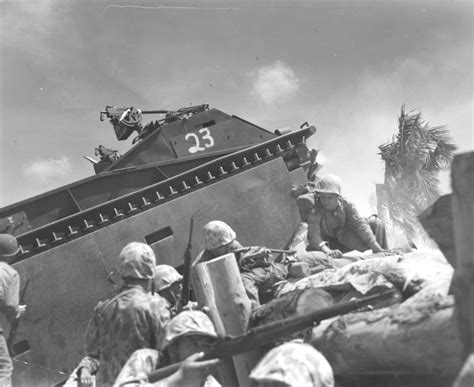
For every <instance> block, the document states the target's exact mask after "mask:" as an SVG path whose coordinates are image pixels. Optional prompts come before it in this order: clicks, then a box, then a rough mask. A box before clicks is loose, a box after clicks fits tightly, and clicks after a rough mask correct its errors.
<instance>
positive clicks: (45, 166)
mask: <svg viewBox="0 0 474 387" xmlns="http://www.w3.org/2000/svg"><path fill="white" fill-rule="evenodd" d="M0 9H1V19H0V21H1V35H0V47H1V57H0V64H1V78H0V80H1V84H0V86H1V98H0V114H1V116H0V117H1V120H0V124H1V126H0V139H1V149H0V150H1V154H0V166H1V172H0V173H1V176H0V177H1V178H0V206H3V205H7V204H10V203H13V202H15V201H18V200H21V199H24V198H27V197H29V196H32V195H36V194H40V193H42V192H44V191H46V190H49V189H52V188H55V187H58V186H61V185H64V184H67V183H70V182H73V181H75V180H77V179H80V178H83V177H87V176H89V175H91V174H92V173H93V172H92V165H91V164H90V163H88V162H87V161H86V160H84V159H83V158H82V155H92V156H93V151H94V147H96V146H97V145H99V144H104V145H106V146H108V147H111V148H115V149H119V150H120V151H124V150H125V149H127V148H128V147H129V146H130V142H128V141H127V142H121V143H118V142H117V141H116V139H115V136H114V133H113V129H112V127H111V126H110V125H109V124H108V123H107V122H100V121H99V111H100V110H101V109H103V108H104V107H105V106H106V105H116V106H135V107H138V108H142V109H165V108H166V109H178V108H180V107H184V106H189V104H202V103H208V104H210V106H211V107H216V108H218V109H221V110H223V111H225V112H227V113H230V114H236V115H238V116H241V117H243V118H245V119H246V120H248V121H251V122H254V123H256V124H258V125H260V126H263V127H264V128H266V129H269V130H274V129H277V128H284V127H288V126H291V127H292V128H297V127H298V126H299V125H300V124H301V123H303V122H305V121H308V122H309V123H310V124H312V125H315V126H316V127H317V128H318V132H317V133H316V135H314V136H313V137H312V138H311V141H310V145H312V146H314V147H316V148H318V149H321V150H322V152H321V156H322V160H323V162H324V164H325V166H324V169H323V170H322V171H321V172H322V173H324V172H325V173H335V174H338V175H340V176H341V177H342V179H343V182H344V186H343V190H344V193H345V194H346V195H347V196H348V197H350V198H352V199H353V200H354V201H356V203H357V204H358V205H359V206H360V209H361V210H362V212H363V213H367V212H368V211H369V206H368V197H369V196H370V194H371V193H372V192H373V191H374V183H376V182H382V178H383V164H382V162H381V160H380V158H379V156H378V155H377V151H378V149H377V146H378V145H379V144H381V143H383V142H386V141H387V140H389V139H390V137H391V136H392V134H393V133H395V132H396V130H397V117H398V114H399V112H400V107H401V105H402V104H406V107H407V109H408V110H411V109H421V111H422V112H423V116H424V118H425V119H426V120H428V121H430V123H431V124H433V125H447V126H448V128H449V129H450V130H451V133H452V136H453V138H454V140H455V142H456V143H457V145H458V146H459V149H460V150H461V151H466V150H472V149H473V148H474V146H473V134H472V121H473V111H474V109H473V51H472V50H473V34H472V32H473V31H472V26H473V5H472V2H470V1H442V2H433V1H403V2H402V1H331V2H330V1H328V2H320V1H300V2H296V1H265V2H263V1H262V2H254V1H239V2H237V1H215V2H211V1H199V2H197V1H196V2H190V1H189V2H181V1H168V2H165V1H153V2H152V1H148V2H147V1H138V0H137V1H128V2H124V1H121V0H119V1H112V0H107V1H99V0H97V1H91V0H89V1H85V0H70V1H65V0H61V1H59V0H57V1H50V0H36V1H33V0H28V1H18V0H16V1H12V0H3V1H2V2H0ZM145 118H147V116H145ZM148 118H150V119H151V117H149V116H148ZM145 122H148V121H147V120H145ZM443 190H445V191H447V190H449V181H448V178H447V174H445V177H444V179H443Z"/></svg>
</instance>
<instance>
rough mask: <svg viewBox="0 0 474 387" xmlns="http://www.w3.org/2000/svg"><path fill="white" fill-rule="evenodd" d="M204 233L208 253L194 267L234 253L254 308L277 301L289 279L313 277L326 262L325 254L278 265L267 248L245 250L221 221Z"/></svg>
mask: <svg viewBox="0 0 474 387" xmlns="http://www.w3.org/2000/svg"><path fill="white" fill-rule="evenodd" d="M203 233H204V242H205V245H206V249H205V250H204V251H202V252H201V253H200V254H199V255H198V257H197V258H196V259H195V261H194V262H193V265H196V264H197V263H199V262H205V261H208V260H211V259H213V258H216V257H219V256H221V255H224V254H228V253H230V252H234V253H235V254H236V258H237V262H238V263H239V267H240V272H241V278H242V282H243V284H244V287H245V290H246V292H247V295H248V297H249V298H250V301H251V302H252V308H255V307H257V306H259V305H260V303H261V302H262V303H265V302H267V301H269V300H270V299H272V298H274V297H276V296H277V295H278V291H279V289H280V288H281V287H282V286H283V285H284V283H285V281H286V280H287V279H288V277H292V278H295V277H298V278H299V277H304V276H307V275H310V274H311V268H314V267H316V266H318V265H320V264H321V260H326V256H325V255H324V254H322V253H318V252H305V253H303V254H300V255H298V256H296V257H294V262H288V261H286V262H284V263H279V262H275V261H274V259H273V256H272V254H271V251H270V250H269V249H267V248H265V247H261V246H252V247H248V248H243V247H242V245H241V244H240V243H239V242H238V241H237V240H236V234H235V231H234V230H233V229H232V228H231V227H230V226H229V225H228V224H226V223H224V222H221V221H219V220H213V221H210V222H208V223H207V224H206V225H205V226H204V229H203Z"/></svg>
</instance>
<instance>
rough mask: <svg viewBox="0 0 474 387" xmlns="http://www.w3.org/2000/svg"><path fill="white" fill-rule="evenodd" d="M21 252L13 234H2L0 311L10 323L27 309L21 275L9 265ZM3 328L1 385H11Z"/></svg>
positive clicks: (1, 334) (0, 244) (0, 356)
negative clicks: (22, 299)
mask: <svg viewBox="0 0 474 387" xmlns="http://www.w3.org/2000/svg"><path fill="white" fill-rule="evenodd" d="M19 252H20V248H19V246H18V242H17V240H16V238H15V237H14V236H13V235H10V234H0V313H1V314H2V315H3V316H5V318H6V320H7V321H8V323H10V324H11V323H12V322H13V321H14V320H15V319H17V318H20V317H21V316H22V315H23V313H24V312H25V311H26V305H19V296H20V277H19V275H18V272H17V271H16V270H15V269H14V268H12V267H11V266H10V265H9V263H10V262H11V260H12V259H13V258H14V257H16V255H17V254H18V253H19ZM3 328H4V327H3V326H2V325H1V324H0V385H2V386H10V385H11V375H12V371H13V365H12V361H11V358H10V354H9V352H8V347H7V341H6V340H5V336H4V335H3Z"/></svg>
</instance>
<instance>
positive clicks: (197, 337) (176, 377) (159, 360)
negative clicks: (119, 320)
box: [114, 310, 220, 387]
mask: <svg viewBox="0 0 474 387" xmlns="http://www.w3.org/2000/svg"><path fill="white" fill-rule="evenodd" d="M216 340H217V333H216V330H215V328H214V324H213V323H212V321H211V320H210V319H209V317H208V316H207V315H206V314H205V313H203V312H200V311H196V310H193V311H183V312H181V313H180V314H178V315H177V316H175V317H174V318H173V319H171V321H170V322H169V323H168V325H167V326H166V329H165V335H164V339H163V342H162V344H161V348H160V349H158V348H157V349H140V350H138V351H135V352H134V353H133V355H132V356H131V357H130V359H129V360H128V361H127V363H126V364H125V366H124V367H123V369H122V371H121V372H120V374H119V375H118V377H117V380H116V381H115V384H114V386H117V387H118V386H143V385H147V383H148V378H147V374H149V373H151V372H152V371H154V370H155V369H157V368H158V367H163V366H166V365H169V364H173V363H178V362H181V361H185V360H186V359H188V360H198V358H199V357H201V356H202V352H203V351H205V350H207V349H209V348H210V346H212V345H213V344H214V343H215V342H216ZM217 364H218V360H209V361H203V362H199V363H197V364H195V366H194V369H193V370H194V372H192V373H191V372H190V371H189V369H188V370H187V371H188V374H186V370H181V371H178V372H177V373H175V374H173V375H171V376H169V377H168V378H166V379H163V380H161V381H159V382H157V383H155V384H154V385H155V386H163V387H165V386H166V387H169V386H195V387H202V386H205V387H218V386H220V384H219V382H217V380H216V379H215V378H214V377H213V376H212V375H211V373H212V371H213V369H214V368H215V367H216V366H217Z"/></svg>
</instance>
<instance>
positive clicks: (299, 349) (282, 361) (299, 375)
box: [250, 343, 334, 387]
mask: <svg viewBox="0 0 474 387" xmlns="http://www.w3.org/2000/svg"><path fill="white" fill-rule="evenodd" d="M250 380H252V381H254V382H257V383H258V382H280V383H284V384H286V385H288V386H291V387H333V386H334V375H333V372H332V368H331V366H330V365H329V362H328V361H327V360H326V358H325V357H324V356H323V355H322V354H321V353H320V352H318V351H317V350H316V349H315V348H314V347H312V346H311V345H309V344H303V343H285V344H282V345H280V346H278V347H276V348H273V349H272V350H271V351H270V352H268V353H267V354H266V355H265V356H264V357H263V358H262V359H261V360H260V361H259V363H258V364H257V365H256V366H255V368H254V369H253V370H252V372H251V374H250Z"/></svg>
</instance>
